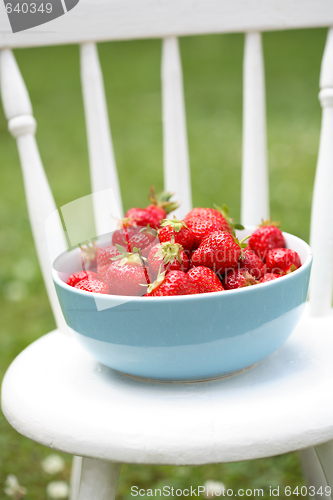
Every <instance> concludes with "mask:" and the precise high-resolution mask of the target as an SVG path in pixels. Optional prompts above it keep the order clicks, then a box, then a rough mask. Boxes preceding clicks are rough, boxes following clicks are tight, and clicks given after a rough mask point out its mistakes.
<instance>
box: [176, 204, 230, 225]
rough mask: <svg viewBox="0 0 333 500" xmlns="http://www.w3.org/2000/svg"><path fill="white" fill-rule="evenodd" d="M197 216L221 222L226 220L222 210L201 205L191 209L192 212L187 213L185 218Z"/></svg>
mask: <svg viewBox="0 0 333 500" xmlns="http://www.w3.org/2000/svg"><path fill="white" fill-rule="evenodd" d="M197 217H201V218H202V219H217V220H220V221H221V222H223V221H224V220H225V218H224V217H223V215H222V214H221V212H218V211H217V210H215V208H201V207H196V208H193V209H192V210H190V212H189V213H188V214H187V215H185V217H184V220H185V221H186V220H190V219H193V218H197Z"/></svg>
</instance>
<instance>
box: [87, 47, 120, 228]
mask: <svg viewBox="0 0 333 500" xmlns="http://www.w3.org/2000/svg"><path fill="white" fill-rule="evenodd" d="M80 53H81V81H82V90H83V101H84V109H85V116H86V127H87V137H88V149H89V160H90V176H91V184H92V191H93V193H98V191H103V190H106V189H111V190H112V191H113V194H114V197H115V201H116V204H117V207H118V214H112V215H117V216H119V217H123V209H122V201H121V194H120V188H119V181H118V175H117V167H116V161H115V157H114V152H113V146H112V139H111V131H110V124H109V117H108V111H107V103H106V98H105V91H104V83H103V75H102V71H101V66H100V62H99V57H98V51H97V46H96V44H94V43H90V42H89V43H83V44H82V45H81V50H80ZM97 202H98V196H96V197H93V203H94V209H95V222H96V230H97V234H102V231H103V229H102V228H105V227H107V226H109V225H110V220H109V219H110V214H109V213H108V212H107V211H105V210H103V209H101V208H102V207H103V204H102V207H99V206H98V203H97ZM105 218H106V219H107V220H104V219H105Z"/></svg>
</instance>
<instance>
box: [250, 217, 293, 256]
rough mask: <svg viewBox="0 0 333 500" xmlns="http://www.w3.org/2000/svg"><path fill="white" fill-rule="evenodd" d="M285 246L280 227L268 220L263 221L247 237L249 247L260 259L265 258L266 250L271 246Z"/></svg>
mask: <svg viewBox="0 0 333 500" xmlns="http://www.w3.org/2000/svg"><path fill="white" fill-rule="evenodd" d="M285 246H286V243H285V240H284V237H283V234H282V232H281V231H280V229H279V228H278V227H277V226H276V225H275V224H274V223H271V222H270V221H266V222H263V224H262V225H261V226H259V227H258V228H257V229H256V230H255V231H254V232H253V233H252V236H251V238H250V239H249V248H251V250H253V251H254V252H255V253H256V254H257V255H258V256H259V257H260V258H261V259H262V260H265V258H266V254H267V252H268V250H271V249H272V248H284V247H285Z"/></svg>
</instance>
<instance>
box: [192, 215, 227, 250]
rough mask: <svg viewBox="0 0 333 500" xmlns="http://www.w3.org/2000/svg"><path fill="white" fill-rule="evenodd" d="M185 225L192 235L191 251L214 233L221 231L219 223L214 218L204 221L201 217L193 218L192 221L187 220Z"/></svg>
mask: <svg viewBox="0 0 333 500" xmlns="http://www.w3.org/2000/svg"><path fill="white" fill-rule="evenodd" d="M186 224H187V227H188V229H190V230H191V231H192V232H193V234H194V238H193V249H194V250H195V249H197V248H198V247H199V245H200V243H201V242H202V241H203V240H204V239H205V238H206V236H208V235H209V234H210V233H213V232H214V231H221V230H222V224H221V222H220V221H218V220H217V219H214V218H211V219H209V218H207V219H204V218H202V217H193V218H192V219H187V220H186Z"/></svg>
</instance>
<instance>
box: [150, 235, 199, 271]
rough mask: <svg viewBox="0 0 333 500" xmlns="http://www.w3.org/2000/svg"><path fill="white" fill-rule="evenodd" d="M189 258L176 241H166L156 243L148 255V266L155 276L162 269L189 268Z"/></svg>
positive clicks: (179, 269) (182, 269) (184, 269)
mask: <svg viewBox="0 0 333 500" xmlns="http://www.w3.org/2000/svg"><path fill="white" fill-rule="evenodd" d="M188 266H189V260H188V257H187V255H186V253H185V251H184V250H183V247H182V246H181V245H179V244H178V243H174V241H172V242H170V241H166V242H164V243H158V244H157V245H154V246H153V247H152V248H151V250H150V252H149V255H148V268H149V272H150V274H151V275H152V276H153V277H156V276H157V275H158V273H159V270H160V268H161V271H166V272H169V271H183V272H186V271H187V270H188Z"/></svg>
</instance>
